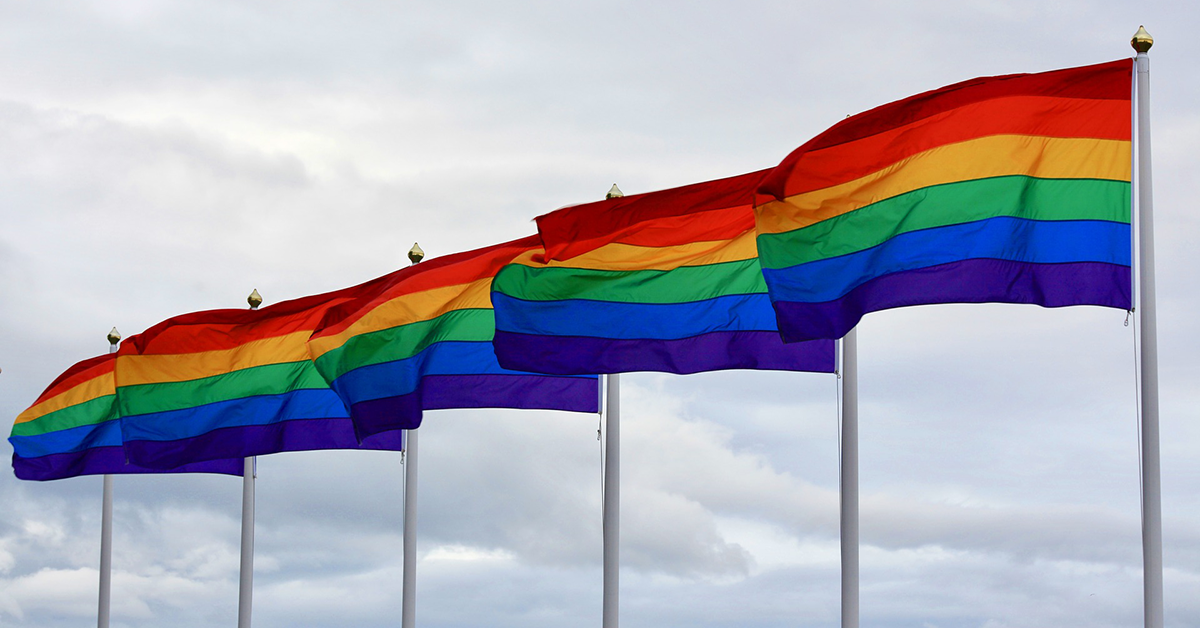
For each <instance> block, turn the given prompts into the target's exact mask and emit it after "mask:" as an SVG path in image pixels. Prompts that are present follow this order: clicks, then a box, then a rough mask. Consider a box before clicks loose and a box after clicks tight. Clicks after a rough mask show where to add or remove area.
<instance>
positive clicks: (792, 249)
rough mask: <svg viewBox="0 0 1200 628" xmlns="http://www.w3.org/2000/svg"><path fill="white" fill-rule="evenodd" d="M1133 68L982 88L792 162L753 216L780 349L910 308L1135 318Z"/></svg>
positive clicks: (829, 140)
mask: <svg viewBox="0 0 1200 628" xmlns="http://www.w3.org/2000/svg"><path fill="white" fill-rule="evenodd" d="M1132 67H1133V65H1132V62H1131V61H1129V60H1121V61H1114V62H1110V63H1104V64H1098V65H1093V66H1086V67H1080V68H1070V69H1065V70H1057V71H1053V72H1045V73H1041V74H1017V75H1009V76H1000V77H987V78H979V79H973V80H970V81H966V82H963V83H959V84H956V85H951V86H949V87H945V88H941V89H938V90H934V91H931V92H927V93H924V94H920V95H917V96H913V97H911V98H907V99H904V100H900V101H897V102H894V103H890V104H887V105H883V106H881V107H878V108H876V109H873V110H871V111H867V112H865V113H862V114H859V115H857V116H853V117H850V118H847V119H846V120H843V121H842V122H839V123H838V124H836V125H834V126H833V127H831V128H830V129H829V130H828V131H826V132H825V133H823V134H821V135H818V136H817V137H815V138H813V139H812V140H810V141H809V142H807V143H806V144H804V145H803V146H801V147H800V148H798V149H797V150H796V151H794V152H793V153H792V154H791V155H789V156H788V157H787V158H786V159H785V160H784V161H783V162H782V163H781V164H780V165H779V166H778V167H777V168H775V169H773V170H772V171H770V172H768V173H767V174H766V175H765V176H764V178H763V180H762V183H761V185H760V186H759V193H758V195H757V198H756V208H755V214H756V226H757V229H758V234H759V235H758V251H759V257H760V259H761V261H762V265H763V268H764V276H765V279H766V284H767V287H768V290H769V293H770V296H771V300H772V301H773V303H774V306H775V309H776V312H777V314H778V320H779V326H780V330H781V332H782V333H783V336H784V338H785V339H786V340H788V341H789V342H791V341H804V340H810V339H814V338H840V337H841V336H843V335H844V334H845V333H846V332H847V331H849V330H850V329H851V328H853V327H854V326H855V325H856V324H857V323H858V321H859V320H860V319H861V318H862V316H863V315H864V314H866V313H868V312H873V311H877V310H884V309H888V308H894V307H902V306H908V305H921V304H933V303H980V302H1004V303H1029V304H1037V305H1041V306H1045V307H1060V306H1068V305H1099V306H1107V307H1115V308H1121V309H1128V308H1129V307H1131V290H1132V274H1131V266H1132V231H1131V216H1132V209H1131V207H1132V205H1131V196H1130V192H1131V184H1130V181H1131V170H1132V158H1131V140H1130V138H1131V132H1132V131H1131V128H1132V127H1131V79H1132Z"/></svg>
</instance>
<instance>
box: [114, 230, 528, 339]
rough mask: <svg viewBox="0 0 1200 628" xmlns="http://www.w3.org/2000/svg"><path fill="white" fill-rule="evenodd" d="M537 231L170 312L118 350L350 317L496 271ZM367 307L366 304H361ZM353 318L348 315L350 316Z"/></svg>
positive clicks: (251, 335)
mask: <svg viewBox="0 0 1200 628" xmlns="http://www.w3.org/2000/svg"><path fill="white" fill-rule="evenodd" d="M540 244H541V241H540V240H539V239H538V238H537V236H529V237H526V238H523V239H521V240H516V241H514V242H506V243H504V244H498V245H495V246H491V247H488V248H484V249H478V250H475V251H469V252H466V253H456V254H454V255H445V256H442V257H438V258H435V259H432V260H430V261H428V262H424V263H421V264H418V265H416V266H410V267H407V268H403V269H401V270H398V271H395V272H393V273H391V274H388V275H384V276H382V277H379V278H376V279H372V280H371V281H368V282H366V283H363V284H359V285H357V286H352V287H349V288H343V289H341V290H337V291H334V292H327V293H324V294H318V295H314V296H309V297H302V298H299V299H292V300H290V301H281V302H279V303H275V304H272V305H269V306H266V307H263V308H261V309H258V310H250V309H238V310H233V309H227V310H206V311H203V312H192V313H189V314H182V315H180V316H175V317H173V318H169V319H167V320H165V321H163V322H161V323H158V324H157V325H155V326H153V327H151V328H150V329H147V330H146V331H145V332H143V333H141V334H137V335H135V336H133V337H131V338H129V339H127V340H126V341H125V342H123V343H122V344H121V350H120V355H162V354H178V353H196V352H200V351H223V350H227V349H233V348H235V347H239V346H241V345H243V344H246V343H248V342H253V341H255V340H263V339H265V338H274V337H277V336H282V335H286V334H291V333H295V332H300V331H314V330H316V329H318V328H319V327H321V326H322V325H321V322H322V320H325V317H326V315H327V314H329V313H330V312H331V310H336V312H335V313H334V314H331V315H330V316H331V318H330V320H332V321H341V322H342V324H343V326H344V325H345V324H349V322H346V316H348V315H355V313H356V312H357V313H358V314H357V315H355V316H354V320H356V319H357V318H358V317H360V316H362V314H365V313H366V312H367V311H370V308H373V307H374V306H375V304H377V303H379V302H382V301H386V300H390V299H392V298H395V296H397V295H398V294H404V293H412V292H421V291H423V290H429V289H431V288H439V287H442V286H450V285H457V284H460V283H467V282H469V281H473V280H475V279H479V278H480V277H488V276H492V275H495V274H496V272H498V271H499V270H500V267H502V266H503V265H504V264H507V263H508V262H510V261H512V258H514V257H516V256H517V255H519V254H520V253H522V252H524V251H527V250H529V249H531V248H535V247H537V246H540ZM364 308H366V309H364ZM350 322H352V321H350Z"/></svg>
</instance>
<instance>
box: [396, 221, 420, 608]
mask: <svg viewBox="0 0 1200 628" xmlns="http://www.w3.org/2000/svg"><path fill="white" fill-rule="evenodd" d="M424 257H425V251H422V250H421V247H419V246H417V243H416V242H414V243H413V245H412V248H411V249H409V251H408V259H409V261H411V262H412V263H413V265H414V266H415V265H417V264H419V263H420V262H421V260H422V259H424ZM402 578H403V584H402V587H401V590H402V591H403V593H402V597H401V602H400V604H401V611H400V626H401V628H416V625H417V430H404V575H403V576H402Z"/></svg>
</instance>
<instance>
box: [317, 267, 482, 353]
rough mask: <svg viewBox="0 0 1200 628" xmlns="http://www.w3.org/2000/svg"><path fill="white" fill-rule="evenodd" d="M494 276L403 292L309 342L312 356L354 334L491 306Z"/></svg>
mask: <svg viewBox="0 0 1200 628" xmlns="http://www.w3.org/2000/svg"><path fill="white" fill-rule="evenodd" d="M491 290H492V278H491V277H484V278H483V279H477V280H475V281H473V282H471V283H466V284H459V285H455V286H444V287H441V288H434V289H432V290H425V291H424V292H417V293H412V294H404V295H401V296H398V297H396V298H395V299H392V300H391V301H387V302H385V303H382V304H380V305H379V306H378V307H376V308H375V309H373V310H371V311H370V312H368V313H367V314H366V315H365V316H363V317H362V318H360V319H358V320H357V321H354V322H353V323H351V324H350V326H349V327H347V328H346V329H344V330H342V331H341V332H339V333H337V334H334V335H331V336H323V337H320V338H313V339H312V341H311V342H309V348H310V349H311V351H312V355H313V358H314V359H315V358H319V357H321V356H322V355H325V354H326V353H328V352H329V351H332V350H334V349H336V348H338V347H340V346H342V345H343V344H346V341H347V340H349V339H350V338H353V337H354V336H358V335H360V334H366V333H370V332H373V331H379V330H382V329H391V328H392V327H399V326H400V325H408V324H410V323H419V322H421V321H427V320H430V319H433V318H437V317H439V316H441V315H443V314H445V313H447V312H452V311H454V310H469V309H488V310H490V309H492V296H491Z"/></svg>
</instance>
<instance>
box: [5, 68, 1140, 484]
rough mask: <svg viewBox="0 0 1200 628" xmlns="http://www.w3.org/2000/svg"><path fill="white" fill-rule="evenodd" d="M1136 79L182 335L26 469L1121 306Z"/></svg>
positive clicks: (789, 360)
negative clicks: (956, 320)
mask: <svg viewBox="0 0 1200 628" xmlns="http://www.w3.org/2000/svg"><path fill="white" fill-rule="evenodd" d="M1132 69H1133V63H1132V62H1131V61H1130V60H1121V61H1114V62H1111V63H1104V64H1099V65H1093V66H1087V67H1081V68H1071V69H1066V70H1059V71H1054V72H1046V73H1042V74H1028V75H1011V76H1003V77H989V78H982V79H975V80H971V81H966V82H964V83H960V84H957V85H953V86H950V87H946V88H942V89H939V90H935V91H932V92H927V93H924V94H920V95H917V96H914V97H911V98H908V99H905V100H901V101H897V102H894V103H891V104H888V105H884V106H882V107H879V108H876V109H873V110H871V111H868V112H866V113H863V114H860V115H857V116H853V117H850V118H847V119H846V120H843V121H842V122H840V123H838V124H836V125H834V126H833V127H832V128H830V129H829V130H828V131H826V132H825V133H823V134H821V135H819V136H817V137H815V138H813V139H812V140H810V141H809V142H807V143H805V144H804V145H803V146H801V147H800V148H799V149H797V150H796V151H795V152H793V153H792V154H791V155H789V156H788V157H787V158H786V159H785V160H784V161H783V162H782V163H781V164H780V165H779V166H777V167H775V168H771V169H767V170H761V171H758V172H753V173H749V174H745V175H741V176H736V177H731V178H727V179H720V180H717V181H710V182H706V183H700V184H695V185H689V186H684V187H680V188H675V189H670V190H663V191H658V192H651V193H648V194H640V195H634V196H626V197H621V198H614V199H608V200H605V201H599V202H595V203H589V204H585V205H578V206H572V207H568V208H565V209H562V210H559V211H556V212H553V213H550V214H547V215H544V216H541V217H539V218H538V219H537V227H538V234H537V235H535V236H530V237H527V238H523V239H520V240H516V241H513V242H507V243H503V244H498V245H495V246H491V247H486V248H483V249H478V250H475V251H470V252H465V253H457V254H454V255H447V256H442V257H439V258H436V259H433V260H430V261H427V262H423V263H420V264H415V265H413V266H411V267H407V268H404V269H401V270H398V271H396V272H394V273H392V274H389V275H386V276H384V277H380V278H378V279H375V280H372V281H370V282H367V283H364V284H362V285H359V286H354V287H351V288H347V289H344V290H340V291H337V292H332V293H328V294H323V295H318V296H313V297H306V298H302V299H296V300H293V301H285V302H282V303H277V304H274V305H271V306H268V307H264V308H262V309H259V310H253V309H251V310H213V311H207V312H197V313H192V314H185V315H183V316H179V317H176V318H173V319H170V320H167V321H164V322H163V323H160V324H158V325H156V326H154V327H152V328H151V329H149V330H147V331H146V332H144V333H142V334H139V335H137V336H134V337H132V338H130V339H128V340H127V341H126V342H125V343H123V344H122V346H121V347H120V349H119V351H118V352H117V353H116V354H115V355H112V356H102V357H98V358H92V359H90V360H85V361H84V362H81V363H79V364H77V365H76V366H74V367H72V368H71V369H69V370H68V371H67V372H66V373H64V374H63V376H61V377H60V378H59V379H58V380H56V381H55V382H54V383H52V384H51V386H50V387H49V388H48V389H47V390H46V392H45V393H43V394H42V395H41V396H40V397H39V398H38V399H37V401H35V403H34V404H33V405H32V406H31V407H30V408H29V409H28V410H26V411H25V412H23V413H22V414H21V415H20V416H18V417H17V419H16V423H15V425H14V427H13V432H12V436H11V437H10V439H9V440H10V442H12V444H13V449H14V452H15V453H14V458H13V466H14V470H15V472H16V474H17V476H18V477H20V478H24V479H34V480H51V479H58V478H64V477H71V476H75V475H85V474H102V473H103V474H107V473H130V472H148V471H158V472H183V471H203V472H216V473H232V474H237V473H240V472H241V468H242V467H241V464H242V462H241V459H242V458H244V457H247V456H256V455H264V454H270V453H276V452H283V451H296V450H311V449H328V448H349V449H355V448H364V449H400V448H401V447H402V441H401V437H400V432H399V430H405V429H413V428H416V427H418V426H419V425H420V423H421V419H422V411H423V410H426V409H435V408H465V407H503V408H548V409H558V410H568V411H576V412H596V411H598V399H599V394H598V383H597V382H598V378H597V376H596V375H595V374H597V373H620V372H629V371H661V372H670V373H680V374H686V373H695V372H700V371H712V370H721V369H775V370H789V371H816V372H832V371H833V370H834V368H835V359H834V354H835V346H834V339H837V338H840V337H842V336H843V335H845V334H846V333H847V332H848V331H849V330H850V329H852V328H853V327H854V326H855V325H856V324H857V323H858V321H859V320H860V318H861V317H862V316H863V315H864V314H866V313H869V312H872V311H877V310H882V309H887V308H894V307H900V306H906V305H918V304H928V303H950V302H984V301H992V302H1010V303H1030V304H1038V305H1042V306H1047V307H1057V306H1066V305H1100V306H1109V307H1117V308H1123V309H1129V308H1130V307H1131V292H1132V289H1131V283H1132V280H1131V265H1132V259H1131V257H1132V244H1131V238H1132V233H1131V209H1130V206H1131V169H1132V167H1131V164H1132V158H1131V80H1132Z"/></svg>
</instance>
